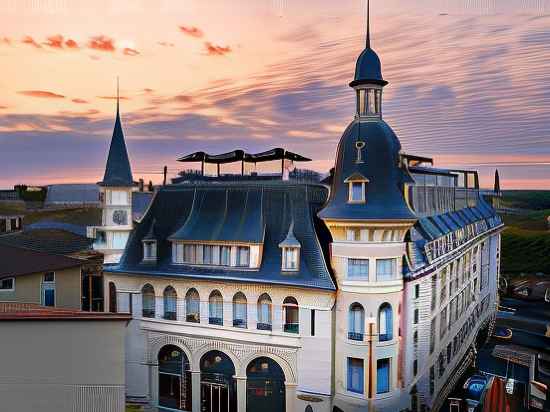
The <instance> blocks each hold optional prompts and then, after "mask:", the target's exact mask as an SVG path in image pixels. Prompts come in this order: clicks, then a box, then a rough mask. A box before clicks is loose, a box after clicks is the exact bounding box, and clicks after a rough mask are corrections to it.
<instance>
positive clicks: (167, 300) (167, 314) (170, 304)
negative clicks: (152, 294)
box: [164, 286, 178, 320]
mask: <svg viewBox="0 0 550 412" xmlns="http://www.w3.org/2000/svg"><path fill="white" fill-rule="evenodd" d="M177 300H178V295H177V294H176V290H175V289H174V288H173V287H172V286H167V287H166V289H164V319H168V320H176V319H177V313H176V307H177Z"/></svg>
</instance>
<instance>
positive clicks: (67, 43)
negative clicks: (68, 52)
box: [65, 39, 78, 49]
mask: <svg viewBox="0 0 550 412" xmlns="http://www.w3.org/2000/svg"><path fill="white" fill-rule="evenodd" d="M65 46H67V48H69V49H78V43H77V42H76V41H74V40H73V39H67V40H66V41H65Z"/></svg>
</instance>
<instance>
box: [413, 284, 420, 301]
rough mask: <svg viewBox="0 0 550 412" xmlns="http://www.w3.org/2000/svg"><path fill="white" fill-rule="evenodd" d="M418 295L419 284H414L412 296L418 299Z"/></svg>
mask: <svg viewBox="0 0 550 412" xmlns="http://www.w3.org/2000/svg"><path fill="white" fill-rule="evenodd" d="M419 297H420V285H419V284H416V285H414V298H415V299H418V298H419Z"/></svg>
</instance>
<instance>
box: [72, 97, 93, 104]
mask: <svg viewBox="0 0 550 412" xmlns="http://www.w3.org/2000/svg"><path fill="white" fill-rule="evenodd" d="M71 101H72V102H73V103H78V104H87V103H90V102H89V101H88V100H84V99H79V98H76V99H72V100H71Z"/></svg>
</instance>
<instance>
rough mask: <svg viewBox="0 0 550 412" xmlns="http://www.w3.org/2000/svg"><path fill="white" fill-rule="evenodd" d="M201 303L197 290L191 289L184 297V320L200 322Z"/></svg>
mask: <svg viewBox="0 0 550 412" xmlns="http://www.w3.org/2000/svg"><path fill="white" fill-rule="evenodd" d="M200 310H201V303H200V298H199V292H197V289H195V288H191V289H189V290H188V291H187V294H186V295H185V320H186V321H187V322H194V323H199V322H200V321H201V312H200Z"/></svg>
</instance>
